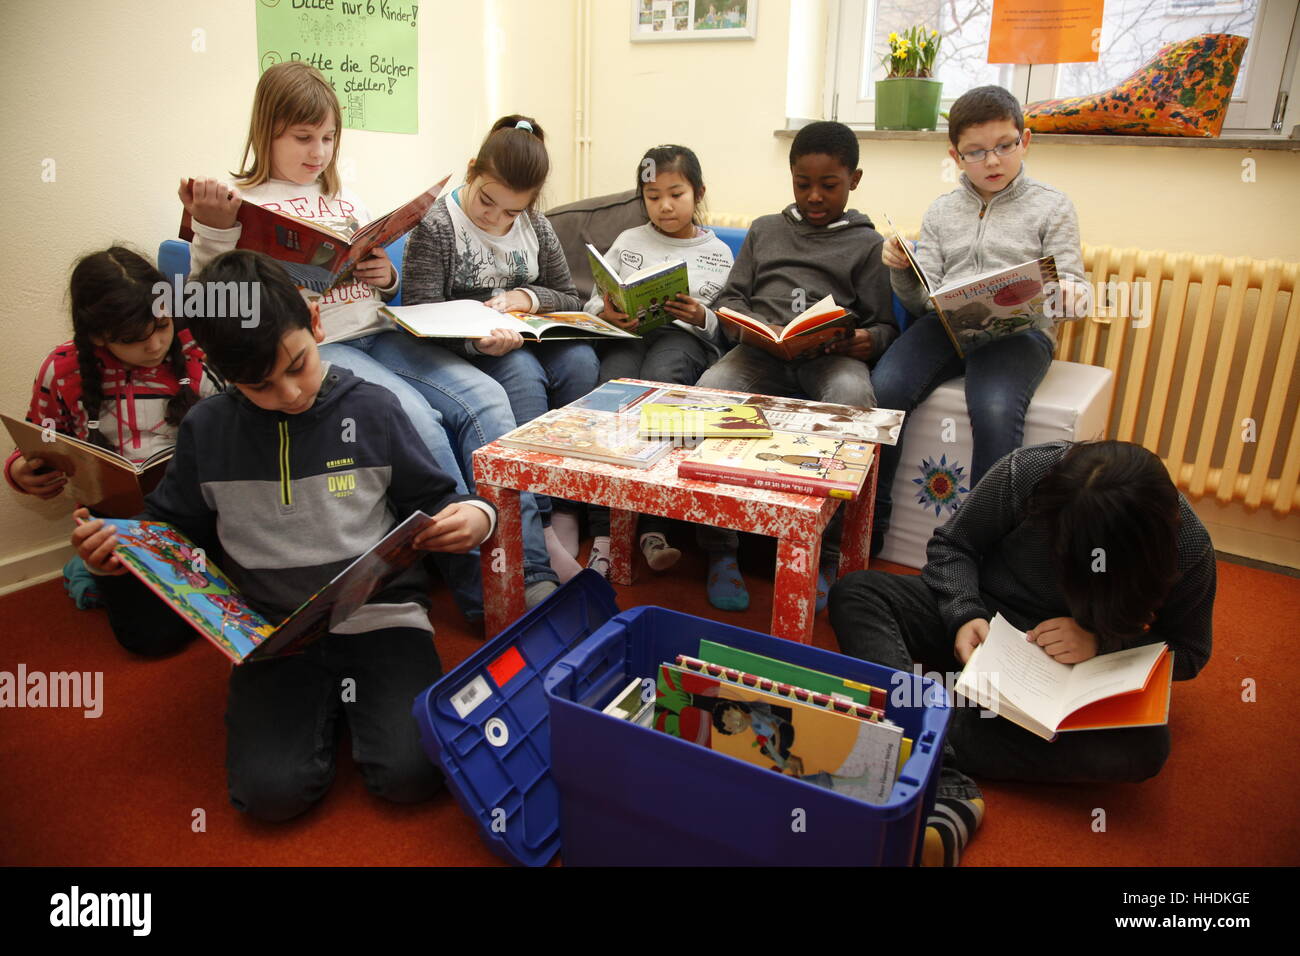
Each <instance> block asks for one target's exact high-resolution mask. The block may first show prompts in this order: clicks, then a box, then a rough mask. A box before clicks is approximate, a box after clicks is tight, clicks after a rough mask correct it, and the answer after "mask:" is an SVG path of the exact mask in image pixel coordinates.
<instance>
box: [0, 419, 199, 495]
mask: <svg viewBox="0 0 1300 956" xmlns="http://www.w3.org/2000/svg"><path fill="white" fill-rule="evenodd" d="M0 418H3V419H4V423H5V427H6V428H8V429H9V434H10V436H12V438H13V440H14V444H16V445H17V446H18V450H19V451H21V452H22V453H23V457H24V458H29V459H30V458H39V459H41V461H43V462H44V463H45V467H46V468H48V469H52V470H54V471H61V472H63V473H64V474H65V475H67V476H68V489H69V491H70V492H71V493H72V497H73V498H74V499H75V500H76V502H77V503H78V504H82V505H85V506H86V507H87V508H89V509H90V510H92V511H94V512H96V513H97V514H101V515H107V516H108V517H110V518H127V517H130V516H131V515H137V514H139V513H140V512H141V511H143V510H144V496H145V495H147V494H148V493H149V492H151V491H153V489H154V488H155V487H156V486H157V484H158V482H160V481H161V480H162V476H163V473H164V472H165V471H166V470H167V463H168V462H170V461H171V460H172V452H173V451H174V449H173V448H165V449H163V450H162V451H158V452H155V453H154V454H153V455H151V456H150V457H149V458H147V459H145V460H144V461H142V462H140V463H139V464H137V463H135V462H133V461H131V460H130V459H129V458H125V457H123V456H122V455H119V454H118V453H117V452H114V451H109V450H108V449H107V448H100V447H99V446H98V445H92V444H91V443H90V442H88V441H82V440H81V439H80V438H73V437H72V436H71V435H63V434H60V433H59V432H56V431H55V430H54V429H52V428H42V427H41V426H39V425H33V424H32V423H31V422H28V421H23V420H21V419H17V418H10V417H9V416H8V415H0Z"/></svg>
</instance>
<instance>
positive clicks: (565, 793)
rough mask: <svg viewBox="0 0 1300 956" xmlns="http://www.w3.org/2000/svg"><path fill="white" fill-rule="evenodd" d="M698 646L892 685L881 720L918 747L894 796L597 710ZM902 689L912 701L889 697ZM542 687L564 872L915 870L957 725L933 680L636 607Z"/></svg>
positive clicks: (559, 666) (595, 636)
mask: <svg viewBox="0 0 1300 956" xmlns="http://www.w3.org/2000/svg"><path fill="white" fill-rule="evenodd" d="M702 638H703V639H707V640H711V641H716V642H719V643H722V644H729V645H731V646H733V647H738V648H742V649H744V650H747V651H752V652H754V653H758V654H764V655H766V656H768V657H774V658H779V659H781V660H784V661H788V662H790V663H792V664H799V665H802V666H804V667H811V668H815V669H817V670H821V671H826V672H828V673H832V674H835V675H837V676H841V677H846V678H848V679H850V680H855V681H859V682H862V683H867V684H871V685H873V686H877V687H884V688H887V689H889V690H890V691H891V700H890V705H889V707H888V709H887V715H888V717H889V718H890V719H891V720H893V721H895V722H896V723H898V724H900V725H902V727H903V730H904V733H905V735H906V736H908V737H911V738H912V739H913V741H914V744H913V750H912V755H911V757H910V758H909V759H908V761H907V763H906V765H905V766H904V767H903V770H902V773H901V774H900V775H899V778H898V780H897V781H896V782H895V784H894V790H893V793H892V794H891V796H890V799H889V801H888V802H887V803H885V804H882V805H878V806H873V805H869V804H865V803H861V802H859V801H857V800H854V799H852V798H850V797H845V796H843V795H842V794H838V793H834V792H832V791H829V790H823V789H821V788H818V787H815V786H813V785H812V784H808V783H804V782H803V781H801V780H798V779H796V778H794V777H789V776H783V775H780V774H777V773H774V772H772V771H770V770H764V769H762V768H760V767H757V766H754V765H752V764H748V763H745V762H744V761H741V760H737V759H735V758H733V757H729V756H726V755H723V754H718V753H715V752H713V751H711V750H708V749H706V748H704V747H700V746H698V745H696V744H692V743H688V742H686V741H683V740H679V739H677V738H676V737H671V736H669V735H667V734H664V733H661V732H659V731H656V730H650V729H647V728H645V727H640V726H637V725H635V724H632V723H630V722H628V721H624V720H619V719H617V718H614V717H610V716H607V715H605V714H602V713H600V708H601V707H603V706H604V705H605V704H606V703H608V702H609V700H611V699H612V698H613V696H614V695H615V694H616V693H617V692H618V691H619V690H621V689H622V688H623V687H625V686H626V685H627V683H628V682H629V681H630V680H631V679H632V678H633V677H643V678H645V677H650V678H653V677H654V676H655V674H656V670H657V668H658V665H659V664H661V663H664V662H671V661H672V660H674V658H675V657H676V656H677V655H678V654H688V655H691V656H697V655H698V654H699V642H700V640H701V639H702ZM899 681H902V682H903V684H902V687H901V688H899V684H898V682H899ZM895 688H899V689H900V690H902V691H904V693H899V694H897V696H894V692H895ZM545 689H546V696H547V700H548V702H549V704H550V710H551V719H550V727H549V730H550V743H551V748H550V749H551V775H552V777H553V779H554V782H555V784H556V785H557V786H558V790H559V796H560V820H561V826H560V834H561V839H562V842H563V858H564V862H565V865H568V866H573V865H577V866H584V865H585V866H611V865H641V866H644V865H715V866H716V865H781V866H791V865H822V866H825V865H843V866H866V865H877V866H878V865H884V866H890V865H894V866H897V865H908V864H912V863H916V862H919V859H920V851H921V843H920V840H919V839H918V838H919V835H920V833H921V831H922V827H923V824H924V821H925V819H926V817H927V816H928V815H929V813H930V811H931V809H932V808H933V806H934V795H935V790H936V788H937V785H938V776H939V774H938V769H939V761H940V755H941V751H942V746H943V738H944V735H945V734H946V733H947V729H948V719H949V716H950V711H949V710H948V706H947V696H946V694H945V693H944V690H943V688H942V687H941V686H940V685H939V684H937V683H935V682H934V681H933V680H929V679H927V678H923V677H920V676H918V675H916V674H903V673H901V672H899V671H895V670H892V669H890V668H887V667H881V666H879V665H876V664H869V663H867V662H865V661H860V660H855V659H853V658H849V657H844V656H842V655H839V654H834V653H831V652H830V651H824V650H821V649H819V648H815V647H808V646H805V645H801V644H795V643H792V642H790V641H786V640H782V639H780V638H775V637H772V636H770V635H767V634H759V633H757V632H755V631H747V630H742V629H740V628H736V627H731V626H728V625H725V624H719V623H717V622H716V621H709V620H705V619H704V618H698V617H692V616H691V615H688V614H680V613H678V612H676V611H668V610H665V609H663V608H657V607H640V608H635V609H633V610H630V611H625V612H623V613H621V614H618V615H616V616H615V617H613V618H611V619H610V620H609V622H608V623H606V624H605V625H604V626H603V627H601V628H600V629H599V630H597V631H596V632H595V633H594V634H593V635H592V636H591V637H590V638H589V639H587V640H586V641H584V642H583V643H582V644H580V645H579V646H578V647H576V648H575V649H574V650H573V651H571V652H569V653H568V654H566V655H565V656H564V657H563V658H562V659H561V660H560V661H559V662H558V663H557V664H556V665H555V666H554V667H553V668H552V669H551V671H550V673H549V674H548V675H547V677H546V680H545ZM895 700H898V701H900V703H903V704H904V706H899V705H896V704H895ZM908 702H915V706H906V705H905V704H906V703H908Z"/></svg>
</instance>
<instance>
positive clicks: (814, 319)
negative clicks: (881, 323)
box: [717, 296, 853, 362]
mask: <svg viewBox="0 0 1300 956" xmlns="http://www.w3.org/2000/svg"><path fill="white" fill-rule="evenodd" d="M717 316H718V318H720V319H722V321H723V322H724V323H725V324H726V325H727V326H728V327H729V329H730V330H731V331H732V332H734V333H736V334H737V335H738V336H739V337H740V341H741V342H743V343H745V344H746V345H752V346H754V347H756V348H760V349H762V350H763V351H765V352H770V353H772V354H773V355H775V356H777V358H782V359H785V360H786V361H788V362H793V361H795V360H796V359H803V358H811V357H812V356H814V355H818V354H820V353H821V352H823V351H824V350H825V348H826V346H827V345H829V344H830V343H831V342H834V341H836V340H838V339H843V338H848V337H849V336H850V335H852V334H853V317H852V316H851V315H849V314H848V312H846V311H845V310H844V309H843V308H841V307H840V306H838V305H836V304H835V300H834V299H833V298H831V297H830V296H827V297H826V298H824V299H822V300H821V301H820V302H817V303H814V304H813V305H812V306H810V307H809V308H807V309H805V310H804V311H803V312H800V313H799V314H798V315H797V316H795V317H794V318H793V319H791V320H790V322H789V324H788V325H786V326H785V327H784V328H782V329H779V330H778V329H773V328H772V327H771V326H770V325H768V324H767V323H765V322H760V321H759V320H758V319H755V318H752V317H751V316H748V315H745V314H744V313H741V312H736V311H735V310H734V309H728V308H726V307H725V306H724V307H723V308H721V309H718V310H717Z"/></svg>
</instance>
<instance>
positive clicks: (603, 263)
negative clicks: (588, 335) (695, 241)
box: [587, 243, 691, 335]
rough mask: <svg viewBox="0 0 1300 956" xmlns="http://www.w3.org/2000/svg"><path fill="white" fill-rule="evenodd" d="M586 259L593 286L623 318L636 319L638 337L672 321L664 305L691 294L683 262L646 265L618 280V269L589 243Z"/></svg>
mask: <svg viewBox="0 0 1300 956" xmlns="http://www.w3.org/2000/svg"><path fill="white" fill-rule="evenodd" d="M587 258H588V259H589V260H591V275H592V278H594V279H595V280H596V287H597V288H598V289H600V291H601V292H603V293H605V294H606V295H608V296H609V299H610V301H611V302H613V303H614V305H615V306H616V307H617V308H618V310H619V311H620V312H622V313H623V314H624V315H634V316H636V318H637V327H636V333H637V335H645V334H646V333H647V332H650V331H652V330H654V329H657V328H659V326H661V325H666V324H667V323H669V322H671V321H673V316H672V314H671V313H670V312H668V311H667V310H666V309H665V308H664V303H665V302H667V301H669V300H670V299H672V298H673V297H674V296H676V295H677V294H678V293H681V294H682V295H690V289H691V286H690V282H689V280H688V278H687V275H686V263H685V261H683V260H680V259H678V260H675V261H671V262H661V263H659V264H657V265H653V266H646V267H645V268H644V269H638V270H637V271H636V272H634V273H632V274H631V275H630V276H628V277H627V278H626V279H620V278H619V277H618V270H617V269H616V268H614V267H613V266H612V265H610V263H609V262H608V260H606V259H605V257H604V256H602V255H601V254H600V253H599V252H597V251H596V247H595V246H593V245H592V244H591V243H587Z"/></svg>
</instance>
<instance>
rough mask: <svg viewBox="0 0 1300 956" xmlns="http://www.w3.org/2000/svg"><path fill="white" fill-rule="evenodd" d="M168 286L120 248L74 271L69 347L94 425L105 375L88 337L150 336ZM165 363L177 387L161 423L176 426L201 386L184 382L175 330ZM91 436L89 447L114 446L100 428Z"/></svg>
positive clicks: (86, 258) (129, 338)
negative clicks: (161, 288) (160, 292)
mask: <svg viewBox="0 0 1300 956" xmlns="http://www.w3.org/2000/svg"><path fill="white" fill-rule="evenodd" d="M166 281H167V280H166V279H164V278H163V274H162V273H161V272H159V271H158V270H157V269H156V268H154V266H153V264H152V263H151V262H150V261H149V260H148V259H146V258H145V257H144V256H142V255H140V254H139V253H137V252H132V251H131V250H130V249H127V248H125V247H123V246H112V247H110V248H108V249H104V250H101V251H100V252H92V253H90V254H89V255H86V256H83V257H82V258H81V259H79V260H78V261H77V264H76V265H75V266H73V269H72V278H71V280H69V283H68V290H69V296H70V299H71V302H72V343H73V345H75V346H76V349H77V364H78V366H79V368H80V371H81V404H82V407H83V408H85V410H86V418H87V421H90V422H94V421H95V420H97V419H98V418H99V410H100V408H101V406H102V405H103V404H104V370H103V367H102V366H101V365H100V362H99V358H98V357H97V356H96V355H95V344H94V342H93V341H92V338H97V339H100V340H101V341H104V342H123V343H129V342H136V341H139V340H140V339H144V338H147V337H149V336H150V335H152V334H153V332H154V329H155V328H156V327H157V326H158V323H159V321H160V319H159V317H158V316H157V315H156V314H155V311H154V307H155V301H156V299H157V293H156V290H155V286H156V285H157V284H158V283H166ZM166 361H167V362H168V363H170V364H171V368H172V371H173V372H174V373H175V375H176V379H177V381H179V382H180V383H181V386H180V388H179V390H178V391H177V393H176V394H175V395H174V396H173V397H172V398H171V399H169V400H168V402H167V411H166V414H165V416H164V420H165V421H166V422H167V424H169V425H179V424H180V422H181V419H182V418H184V417H185V413H186V412H188V411H189V410H190V407H191V406H192V405H193V404H194V403H195V402H197V401H198V400H199V383H198V382H189V381H188V380H187V378H186V370H185V356H184V354H183V352H182V347H181V340H180V336H179V335H176V334H175V330H173V334H172V345H171V349H170V350H169V351H168V353H167V359H166ZM89 431H90V435H89V437H90V440H91V441H92V442H93V443H95V444H96V445H99V446H100V447H102V448H111V447H112V446H111V444H110V442H109V441H108V439H106V438H105V437H104V436H103V435H102V434H101V433H100V430H99V429H98V428H93V427H92V428H90V430H89ZM114 450H120V449H114Z"/></svg>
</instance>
